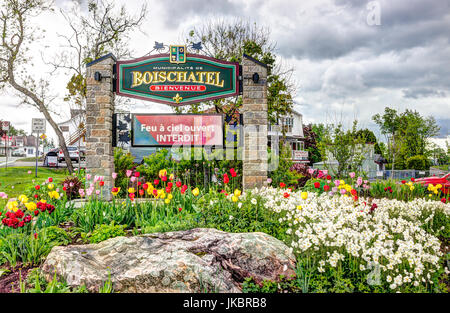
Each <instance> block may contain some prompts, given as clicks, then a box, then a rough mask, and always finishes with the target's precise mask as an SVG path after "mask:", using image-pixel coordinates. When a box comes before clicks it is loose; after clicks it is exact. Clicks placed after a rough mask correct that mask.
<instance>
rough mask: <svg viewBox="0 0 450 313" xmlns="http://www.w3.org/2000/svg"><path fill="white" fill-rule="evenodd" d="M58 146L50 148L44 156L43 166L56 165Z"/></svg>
mask: <svg viewBox="0 0 450 313" xmlns="http://www.w3.org/2000/svg"><path fill="white" fill-rule="evenodd" d="M58 150H59V149H58V148H56V149H51V150H50V151H49V152H47V154H46V155H45V157H44V166H48V167H54V166H56V167H58V165H59V164H58Z"/></svg>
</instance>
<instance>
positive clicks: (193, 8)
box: [164, 0, 242, 29]
mask: <svg viewBox="0 0 450 313" xmlns="http://www.w3.org/2000/svg"><path fill="white" fill-rule="evenodd" d="M241 13H242V4H239V3H233V2H231V1H230V0H208V1H204V0H189V1H186V0H173V1H169V2H167V10H166V13H164V14H165V19H164V24H165V26H166V27H168V28H172V29H174V28H177V27H178V26H179V25H180V24H181V23H182V22H183V21H184V20H189V19H190V18H193V17H196V16H200V17H202V16H205V17H210V16H212V15H217V14H220V15H221V16H236V15H240V14H241Z"/></svg>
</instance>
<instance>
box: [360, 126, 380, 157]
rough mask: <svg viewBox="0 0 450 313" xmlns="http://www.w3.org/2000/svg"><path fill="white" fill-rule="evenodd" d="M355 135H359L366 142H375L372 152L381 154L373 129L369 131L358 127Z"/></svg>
mask: <svg viewBox="0 0 450 313" xmlns="http://www.w3.org/2000/svg"><path fill="white" fill-rule="evenodd" d="M356 136H357V137H360V138H361V139H362V140H363V141H364V142H365V143H367V144H375V146H374V152H375V153H376V154H380V155H381V154H382V152H381V149H380V146H379V145H378V142H377V137H376V136H375V134H374V133H373V131H371V130H370V129H368V128H365V129H360V130H358V131H357V132H356Z"/></svg>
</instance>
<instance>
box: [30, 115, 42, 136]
mask: <svg viewBox="0 0 450 313" xmlns="http://www.w3.org/2000/svg"><path fill="white" fill-rule="evenodd" d="M31 132H33V133H34V132H37V133H44V132H45V118H33V119H31Z"/></svg>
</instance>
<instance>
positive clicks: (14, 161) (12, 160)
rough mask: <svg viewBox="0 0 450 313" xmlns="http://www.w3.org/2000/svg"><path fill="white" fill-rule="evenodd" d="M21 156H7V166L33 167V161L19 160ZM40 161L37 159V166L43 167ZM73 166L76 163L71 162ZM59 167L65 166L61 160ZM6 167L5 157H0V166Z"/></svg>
mask: <svg viewBox="0 0 450 313" xmlns="http://www.w3.org/2000/svg"><path fill="white" fill-rule="evenodd" d="M20 159H21V158H17V157H8V167H12V166H14V167H19V166H26V167H33V166H35V165H36V162H35V161H20ZM42 163H43V162H42V161H38V167H44V166H43V165H42ZM72 164H73V166H74V167H75V168H78V163H76V162H72ZM58 166H59V167H67V165H66V162H62V163H59V164H58ZM4 167H6V158H5V157H0V168H4ZM81 167H86V162H84V161H82V162H81Z"/></svg>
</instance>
